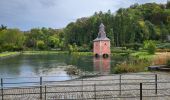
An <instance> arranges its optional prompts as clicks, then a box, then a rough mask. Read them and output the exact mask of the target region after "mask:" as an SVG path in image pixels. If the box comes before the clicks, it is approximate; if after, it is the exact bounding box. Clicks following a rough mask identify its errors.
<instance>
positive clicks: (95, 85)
mask: <svg viewBox="0 0 170 100" xmlns="http://www.w3.org/2000/svg"><path fill="white" fill-rule="evenodd" d="M94 99H95V100H97V99H96V84H94Z"/></svg>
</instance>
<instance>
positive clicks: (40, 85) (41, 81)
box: [40, 77, 42, 99]
mask: <svg viewBox="0 0 170 100" xmlns="http://www.w3.org/2000/svg"><path fill="white" fill-rule="evenodd" d="M40 99H42V77H40Z"/></svg>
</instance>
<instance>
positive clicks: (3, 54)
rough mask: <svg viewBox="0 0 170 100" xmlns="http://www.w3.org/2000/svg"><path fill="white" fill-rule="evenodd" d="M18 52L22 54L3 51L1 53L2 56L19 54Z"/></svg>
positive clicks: (0, 56)
mask: <svg viewBox="0 0 170 100" xmlns="http://www.w3.org/2000/svg"><path fill="white" fill-rule="evenodd" d="M17 54H20V52H2V53H0V58H3V57H8V56H13V55H17Z"/></svg>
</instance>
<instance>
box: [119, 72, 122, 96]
mask: <svg viewBox="0 0 170 100" xmlns="http://www.w3.org/2000/svg"><path fill="white" fill-rule="evenodd" d="M119 94H120V95H121V94H122V75H120V76H119Z"/></svg>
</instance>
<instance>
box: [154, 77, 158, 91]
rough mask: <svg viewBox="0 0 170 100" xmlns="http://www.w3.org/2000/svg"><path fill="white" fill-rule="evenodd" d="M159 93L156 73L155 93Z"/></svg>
mask: <svg viewBox="0 0 170 100" xmlns="http://www.w3.org/2000/svg"><path fill="white" fill-rule="evenodd" d="M157 93H158V76H157V74H155V94H157Z"/></svg>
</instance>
